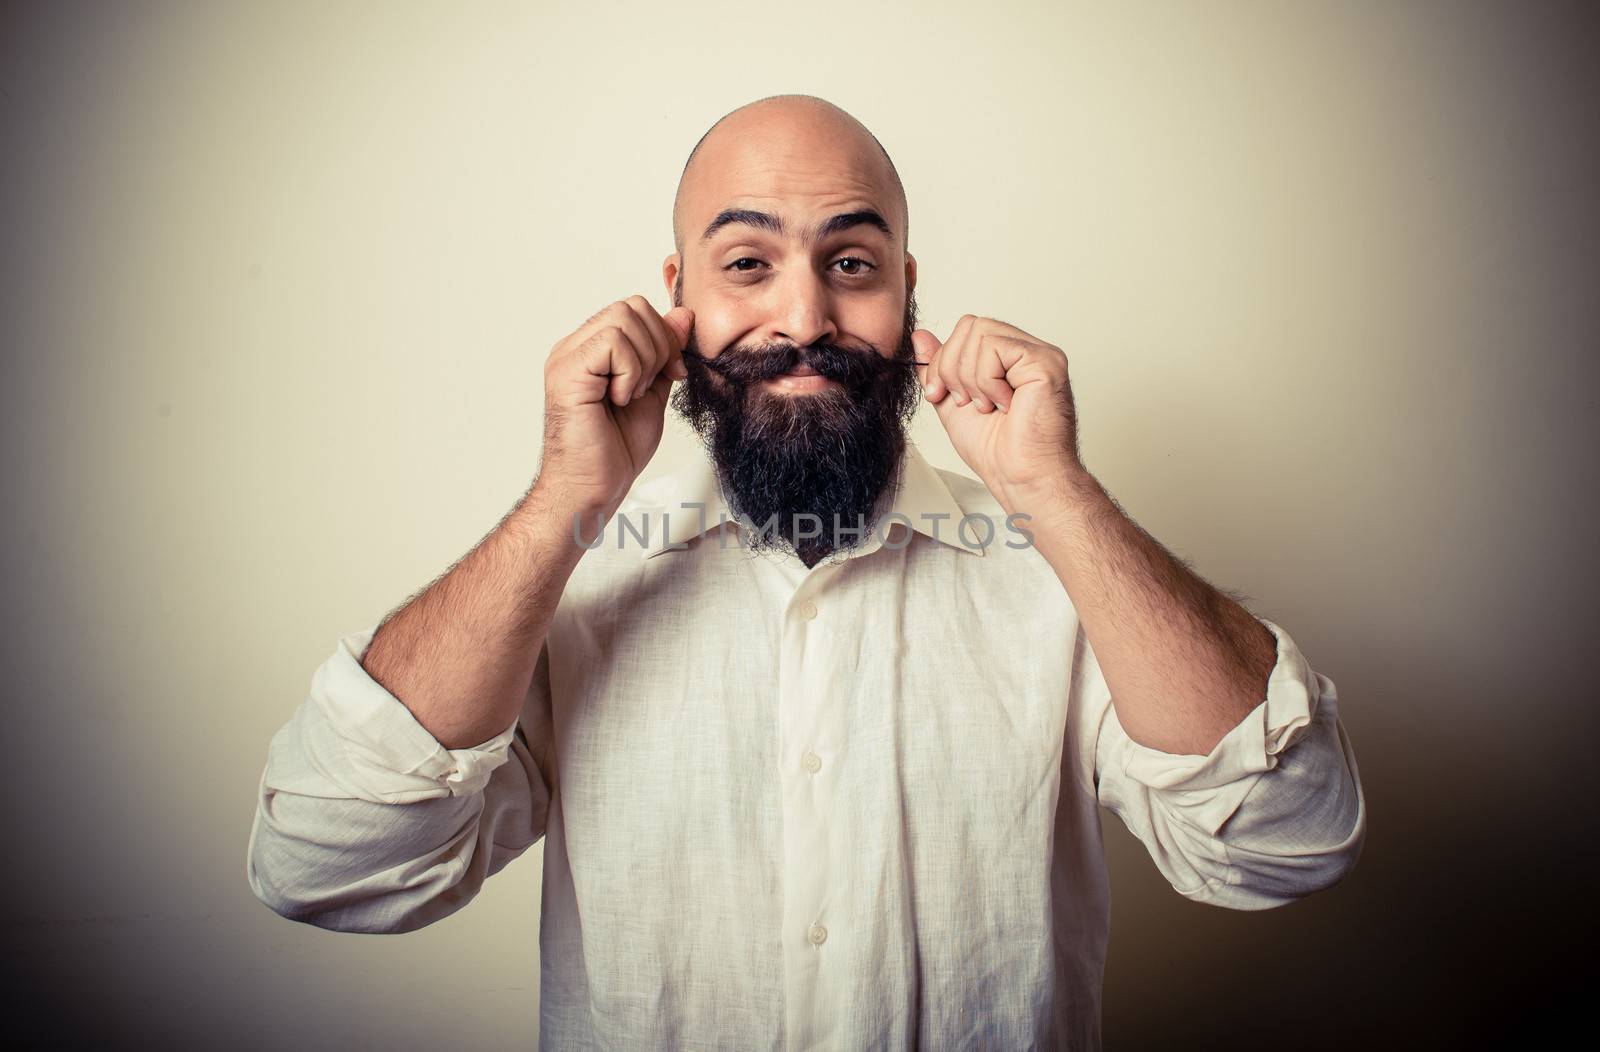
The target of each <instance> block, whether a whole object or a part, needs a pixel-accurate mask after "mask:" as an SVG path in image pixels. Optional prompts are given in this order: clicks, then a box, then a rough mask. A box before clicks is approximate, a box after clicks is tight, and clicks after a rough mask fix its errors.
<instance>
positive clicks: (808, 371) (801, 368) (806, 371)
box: [783, 362, 817, 376]
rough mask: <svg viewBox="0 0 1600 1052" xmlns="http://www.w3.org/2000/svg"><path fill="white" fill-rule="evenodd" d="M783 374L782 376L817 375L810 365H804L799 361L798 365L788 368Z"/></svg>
mask: <svg viewBox="0 0 1600 1052" xmlns="http://www.w3.org/2000/svg"><path fill="white" fill-rule="evenodd" d="M783 375H784V376H816V375H817V371H816V370H815V369H813V368H811V366H809V365H806V364H805V363H804V362H801V363H800V364H799V365H797V366H795V367H794V368H793V369H790V370H789V371H788V372H786V373H784V374H783Z"/></svg>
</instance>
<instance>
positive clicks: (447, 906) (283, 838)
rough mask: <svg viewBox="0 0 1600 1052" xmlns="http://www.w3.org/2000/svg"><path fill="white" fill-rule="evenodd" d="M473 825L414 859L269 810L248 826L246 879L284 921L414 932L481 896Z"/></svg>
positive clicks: (391, 932) (342, 928)
mask: <svg viewBox="0 0 1600 1052" xmlns="http://www.w3.org/2000/svg"><path fill="white" fill-rule="evenodd" d="M324 804H326V802H324ZM346 806H357V805H352V804H346ZM368 806H369V807H371V806H372V805H368ZM412 806H415V805H412ZM475 827H476V823H475V822H470V823H468V824H466V825H465V827H464V828H462V829H460V830H459V831H458V832H457V833H456V835H455V836H453V837H451V838H450V840H449V841H448V842H447V843H446V844H445V845H443V847H442V848H440V849H438V850H435V851H433V852H429V853H428V854H426V855H424V856H422V857H412V856H410V855H409V854H407V853H406V852H404V851H403V850H401V851H395V850H392V849H391V850H385V845H382V844H381V842H373V841H368V842H367V843H366V844H364V845H362V848H364V849H365V850H362V848H356V849H355V850H354V851H353V850H352V845H351V844H349V843H340V844H323V843H318V842H316V841H315V840H313V839H308V838H305V837H302V836H297V835H295V834H294V833H292V832H290V831H289V830H287V829H284V828H280V827H279V825H278V824H277V823H276V822H274V821H272V813H271V811H270V810H269V809H266V808H264V809H263V811H262V812H259V813H258V814H257V817H256V821H255V825H254V827H253V828H252V830H251V835H250V844H249V848H248V851H247V857H246V865H245V877H246V880H247V881H248V883H249V887H250V891H251V893H252V894H253V895H254V896H255V897H256V899H257V901H259V902H261V903H262V904H263V905H265V906H266V907H267V908H268V909H270V910H271V911H272V912H273V913H275V914H277V915H278V916H280V917H282V918H284V919H285V920H291V921H296V922H298V923H301V924H307V925H311V926H313V927H317V928H322V929H324V930H326V931H337V932H353V933H361V934H374V935H376V934H384V935H396V934H402V933H405V932H411V931H416V930H417V929H419V928H423V927H426V926H428V925H430V924H432V923H434V922H435V921H439V920H442V919H444V918H445V917H448V916H449V915H450V914H452V913H455V912H456V911H457V910H460V909H461V908H462V907H463V906H465V905H466V904H467V903H468V902H470V901H471V900H472V899H473V898H474V897H475V895H476V894H477V891H478V888H479V886H480V885H481V883H482V879H483V874H482V867H481V864H477V865H475V863H480V862H481V860H480V859H479V852H478V851H477V847H478V845H477V844H476V842H475V837H474V831H475ZM352 854H354V855H355V858H354V859H353V858H352ZM363 856H365V857H363ZM357 861H359V864H356V865H353V864H352V863H353V862H357Z"/></svg>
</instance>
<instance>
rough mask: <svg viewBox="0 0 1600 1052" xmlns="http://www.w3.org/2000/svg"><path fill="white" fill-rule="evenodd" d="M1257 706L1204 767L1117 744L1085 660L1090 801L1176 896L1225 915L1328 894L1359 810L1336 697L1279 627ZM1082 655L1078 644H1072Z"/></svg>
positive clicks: (1121, 735)
mask: <svg viewBox="0 0 1600 1052" xmlns="http://www.w3.org/2000/svg"><path fill="white" fill-rule="evenodd" d="M1257 620H1259V621H1261V623H1262V624H1264V625H1265V626H1266V627H1267V628H1269V629H1270V630H1271V631H1272V634H1273V636H1274V637H1275V638H1276V639H1277V643H1278V653H1277V663H1276V664H1275V665H1274V666H1273V669H1272V673H1271V676H1270V677H1269V679H1268V682H1267V693H1266V698H1265V699H1264V700H1263V701H1262V703H1261V704H1260V705H1257V706H1256V707H1255V709H1254V710H1252V711H1251V713H1250V714H1249V715H1248V716H1246V717H1245V718H1244V719H1243V720H1241V721H1240V722H1239V723H1238V724H1237V725H1236V726H1235V727H1234V728H1233V729H1232V730H1230V731H1229V732H1228V734H1227V735H1225V736H1224V737H1223V739H1222V740H1221V741H1219V742H1218V743H1217V744H1216V746H1215V747H1214V748H1213V749H1212V750H1211V752H1210V753H1209V754H1207V755H1205V756H1199V755H1174V754H1171V753H1165V752H1161V751H1160V750H1157V749H1152V748H1149V747H1148V746H1145V745H1141V744H1140V743H1138V742H1136V741H1134V740H1133V739H1132V738H1130V737H1128V735H1127V733H1126V732H1125V731H1124V730H1123V729H1122V725H1121V723H1120V722H1119V721H1118V719H1117V714H1116V708H1115V706H1114V705H1112V704H1111V699H1110V691H1109V690H1108V689H1107V687H1106V683H1105V679H1104V677H1103V676H1102V674H1101V672H1100V669H1099V665H1098V663H1097V662H1096V661H1095V660H1094V658H1093V651H1092V649H1091V650H1089V651H1088V654H1087V657H1086V660H1084V661H1083V662H1082V663H1081V664H1080V666H1079V676H1080V681H1079V683H1078V687H1079V689H1080V691H1081V697H1083V698H1084V699H1085V700H1086V701H1088V702H1089V703H1091V704H1094V703H1096V702H1098V703H1100V704H1103V705H1104V711H1103V712H1102V713H1101V714H1100V718H1099V723H1098V727H1099V733H1098V737H1097V738H1096V741H1095V746H1094V771H1095V784H1096V791H1097V794H1098V796H1099V799H1100V802H1101V803H1102V804H1103V805H1105V806H1106V807H1107V808H1108V809H1109V810H1111V811H1112V812H1113V813H1115V814H1116V815H1117V816H1118V817H1119V818H1120V819H1121V820H1122V821H1123V822H1124V824H1126V825H1127V827H1128V829H1129V830H1130V831H1131V832H1132V833H1133V834H1134V835H1135V836H1137V837H1138V838H1139V840H1140V841H1142V842H1143V843H1144V845H1145V847H1146V848H1147V849H1148V850H1149V852H1150V856H1151V858H1152V859H1154V861H1155V863H1156V866H1157V868H1159V869H1160V870H1161V873H1162V874H1163V875H1164V876H1165V877H1166V878H1167V880H1168V881H1169V882H1170V883H1171V884H1172V886H1173V887H1174V888H1176V889H1177V890H1178V891H1179V892H1180V893H1182V894H1184V895H1186V896H1188V897H1190V898H1192V899H1195V900H1198V901H1202V902H1208V903H1211V904H1213V905H1217V906H1225V907H1228V908H1231V909H1266V908H1269V907H1272V906H1279V905H1282V904H1284V903H1286V902H1291V901H1293V900H1295V899H1298V898H1301V897H1304V896H1305V895H1309V894H1311V893H1312V892H1314V891H1318V890H1320V889H1322V888H1326V887H1328V886H1330V885H1332V884H1335V883H1337V882H1338V881H1339V880H1340V879H1342V878H1343V877H1344V875H1345V874H1346V873H1347V872H1349V870H1350V869H1351V868H1352V867H1353V866H1354V865H1355V863H1356V860H1357V858H1358V856H1359V855H1360V851H1361V845H1362V842H1363V839H1364V837H1365V832H1366V802H1365V799H1364V797H1363V794H1362V790H1361V780H1360V775H1359V772H1358V770H1357V768H1356V759H1355V752H1354V750H1353V749H1352V748H1351V745H1350V740H1349V737H1348V735H1347V734H1346V733H1345V729H1344V726H1343V725H1342V724H1341V723H1340V721H1339V714H1338V702H1339V699H1338V693H1337V690H1336V689H1335V686H1334V683H1333V681H1332V680H1331V679H1329V678H1328V677H1327V676H1324V675H1322V674H1321V673H1319V672H1316V671H1315V670H1313V669H1312V668H1311V666H1310V665H1309V663H1308V662H1307V661H1306V658H1305V655H1303V654H1302V653H1301V652H1300V649H1299V648H1298V647H1297V646H1296V645H1295V643H1294V640H1293V639H1292V638H1290V636H1289V634H1288V633H1287V632H1285V631H1284V630H1283V628H1282V627H1280V626H1279V625H1277V624H1275V623H1273V622H1272V621H1268V620H1266V619H1265V618H1257ZM1081 643H1082V645H1083V646H1085V647H1087V640H1086V639H1085V640H1082V641H1081Z"/></svg>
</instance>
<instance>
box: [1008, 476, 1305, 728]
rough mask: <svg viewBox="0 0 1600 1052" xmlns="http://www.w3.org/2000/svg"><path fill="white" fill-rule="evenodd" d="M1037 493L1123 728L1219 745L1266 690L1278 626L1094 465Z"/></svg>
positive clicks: (1037, 532) (1035, 507) (1044, 544)
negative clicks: (1186, 560)
mask: <svg viewBox="0 0 1600 1052" xmlns="http://www.w3.org/2000/svg"><path fill="white" fill-rule="evenodd" d="M1026 503H1027V504H1028V505H1029V506H1028V507H1024V508H1022V509H1021V510H1024V511H1028V512H1029V513H1030V514H1032V515H1033V521H1032V522H1031V523H1030V524H1029V528H1030V529H1031V530H1032V531H1033V533H1034V543H1035V544H1036V545H1037V547H1038V549H1039V552H1040V554H1042V555H1043V556H1044V557H1045V559H1046V561H1048V562H1049V564H1050V566H1051V567H1052V568H1053V569H1054V570H1055V572H1056V576H1058V577H1059V578H1060V579H1061V583H1062V584H1063V585H1064V586H1065V587H1066V590H1067V594H1068V596H1069V597H1070V598H1071V599H1072V603H1073V606H1074V607H1076V608H1077V611H1078V615H1079V618H1080V619H1081V621H1082V623H1083V629H1084V633H1085V634H1086V635H1087V636H1088V638H1089V642H1090V644H1091V645H1092V646H1093V647H1094V652H1095V657H1096V658H1097V659H1098V661H1099V663H1100V669H1101V672H1102V673H1103V674H1104V675H1105V679H1106V685H1107V686H1108V687H1109V688H1110V690H1111V698H1112V704H1113V705H1114V706H1115V707H1116V712H1117V720H1118V722H1120V723H1121V724H1122V728H1123V730H1125V731H1126V732H1127V733H1128V736H1129V737H1131V738H1132V739H1133V740H1134V741H1136V742H1138V743H1140V744H1141V745H1145V746H1148V747H1150V748H1153V749H1159V750H1161V751H1162V752H1167V753H1174V754H1181V755H1191V754H1192V755H1205V754H1207V753H1209V752H1210V751H1211V749H1212V748H1213V747H1214V746H1215V745H1216V744H1217V742H1219V741H1221V740H1222V738H1223V737H1224V736H1225V735H1226V734H1227V733H1228V731H1230V730H1231V729H1233V728H1234V727H1235V726H1237V725H1238V723H1239V721H1240V720H1242V719H1244V717H1245V716H1247V715H1249V713H1250V712H1251V711H1252V710H1253V709H1255V707H1256V706H1257V705H1259V704H1261V702H1262V701H1263V700H1265V698H1266V692H1267V679H1268V677H1269V676H1270V674H1271V672H1272V668H1273V665H1274V664H1275V663H1276V661H1277V640H1276V639H1274V638H1273V635H1272V632H1271V631H1270V630H1269V629H1268V628H1267V627H1266V626H1265V625H1263V624H1261V622H1260V621H1258V620H1256V618H1255V617H1254V616H1253V615H1251V613H1250V612H1249V611H1248V610H1246V609H1245V608H1244V607H1242V606H1240V605H1239V604H1238V603H1237V602H1235V601H1234V600H1233V599H1231V598H1229V597H1228V596H1226V595H1224V594H1222V593H1221V592H1219V591H1218V590H1217V589H1215V588H1213V587H1212V586H1211V585H1209V584H1207V583H1206V582H1205V581H1203V580H1201V579H1200V578H1199V577H1198V576H1197V575H1195V574H1194V573H1193V572H1192V571H1191V570H1190V569H1189V568H1188V567H1187V566H1185V565H1184V564H1183V563H1182V562H1181V561H1179V560H1178V559H1177V558H1176V557H1174V556H1173V555H1172V554H1171V553H1169V552H1168V551H1167V550H1166V549H1165V548H1163V547H1162V546H1161V544H1160V543H1159V542H1157V541H1156V539H1155V538H1154V537H1152V536H1150V534H1148V533H1147V532H1145V531H1144V530H1143V529H1142V528H1141V527H1139V525H1138V524H1136V523H1135V522H1133V521H1132V520H1131V519H1129V518H1128V517H1127V516H1126V515H1125V514H1123V512H1122V509H1121V508H1120V507H1119V506H1118V505H1117V504H1116V502H1115V501H1114V500H1113V499H1112V498H1111V495H1110V494H1108V493H1107V492H1106V491H1105V490H1104V488H1102V487H1101V486H1100V484H1099V482H1098V481H1097V480H1096V479H1095V478H1094V477H1093V476H1092V475H1090V474H1089V473H1088V472H1087V471H1081V470H1074V471H1071V472H1065V473H1063V475H1062V476H1061V477H1060V478H1058V479H1056V480H1053V481H1052V483H1051V484H1049V485H1047V486H1041V487H1040V489H1039V491H1038V492H1036V493H1035V494H1034V495H1032V496H1031V497H1029V498H1028V499H1027V500H1026Z"/></svg>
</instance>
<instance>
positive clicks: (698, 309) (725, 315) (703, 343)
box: [688, 298, 753, 358]
mask: <svg viewBox="0 0 1600 1052" xmlns="http://www.w3.org/2000/svg"><path fill="white" fill-rule="evenodd" d="M688 306H689V307H692V308H693V309H694V338H695V342H696V343H698V344H699V346H700V353H701V354H704V355H706V356H708V357H712V358H715V357H716V356H717V355H719V354H721V353H722V352H723V350H724V349H725V348H727V347H728V346H729V344H731V343H733V342H734V340H735V339H737V338H738V336H739V334H740V333H743V332H745V331H747V330H749V329H750V328H751V327H752V325H753V322H751V321H750V319H749V318H748V317H746V311H744V310H743V309H742V308H741V307H740V306H739V304H737V303H730V302H728V301H726V300H721V299H714V298H708V299H706V300H704V301H702V302H700V303H690V304H688Z"/></svg>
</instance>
